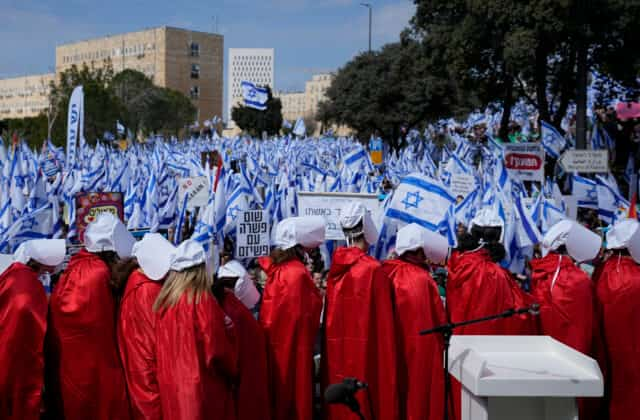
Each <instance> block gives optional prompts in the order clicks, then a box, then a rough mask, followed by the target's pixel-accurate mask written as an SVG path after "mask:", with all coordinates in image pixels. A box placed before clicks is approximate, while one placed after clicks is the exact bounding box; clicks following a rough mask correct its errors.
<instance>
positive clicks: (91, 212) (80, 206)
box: [76, 192, 124, 242]
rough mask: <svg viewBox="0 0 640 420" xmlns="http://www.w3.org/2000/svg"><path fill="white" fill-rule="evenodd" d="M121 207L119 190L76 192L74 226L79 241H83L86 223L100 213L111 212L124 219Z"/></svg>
mask: <svg viewBox="0 0 640 420" xmlns="http://www.w3.org/2000/svg"><path fill="white" fill-rule="evenodd" d="M123 209H124V207H123V205H122V193H119V192H102V193H98V192H88V193H78V194H76V227H77V229H78V238H79V239H80V242H84V231H85V229H86V228H87V225H88V224H89V223H91V222H93V221H94V220H96V218H97V217H98V215H99V214H100V213H111V214H113V215H114V216H116V217H118V218H119V219H120V220H122V221H124V211H123Z"/></svg>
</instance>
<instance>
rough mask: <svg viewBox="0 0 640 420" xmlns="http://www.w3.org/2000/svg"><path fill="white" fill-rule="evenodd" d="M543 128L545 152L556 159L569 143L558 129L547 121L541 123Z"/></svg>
mask: <svg viewBox="0 0 640 420" xmlns="http://www.w3.org/2000/svg"><path fill="white" fill-rule="evenodd" d="M540 125H541V129H542V146H543V147H544V150H545V152H547V154H548V155H549V156H551V157H553V158H554V159H558V158H560V153H562V151H563V150H564V148H565V147H566V145H567V142H566V140H565V139H564V137H563V136H562V134H560V132H559V131H558V130H556V128H555V127H554V126H552V125H551V124H549V123H548V122H546V121H541V123H540Z"/></svg>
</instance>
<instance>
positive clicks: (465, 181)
mask: <svg viewBox="0 0 640 420" xmlns="http://www.w3.org/2000/svg"><path fill="white" fill-rule="evenodd" d="M449 189H450V190H451V194H452V195H453V196H454V197H456V198H458V196H462V198H465V197H466V196H467V195H469V194H470V193H471V192H473V191H474V190H475V189H476V178H475V177H474V176H473V175H467V174H452V175H451V188H449Z"/></svg>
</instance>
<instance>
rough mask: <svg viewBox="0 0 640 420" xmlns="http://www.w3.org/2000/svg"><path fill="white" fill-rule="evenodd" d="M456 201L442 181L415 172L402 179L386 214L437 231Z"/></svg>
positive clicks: (391, 217)
mask: <svg viewBox="0 0 640 420" xmlns="http://www.w3.org/2000/svg"><path fill="white" fill-rule="evenodd" d="M455 201H456V200H455V198H454V197H453V196H452V195H451V194H450V193H449V192H448V191H447V189H446V188H445V187H444V186H443V185H442V184H441V183H440V182H438V181H436V180H435V179H432V178H429V177H426V176H424V175H422V174H420V173H412V174H410V175H409V176H407V177H405V178H403V179H402V180H401V181H400V185H398V188H397V189H396V190H395V191H394V193H393V198H392V199H391V203H390V204H389V208H388V209H387V212H386V216H387V217H388V218H390V219H396V220H398V221H400V222H403V223H406V224H409V223H417V224H419V225H420V226H423V227H425V228H426V229H429V230H431V231H434V232H435V231H438V227H439V226H440V224H441V222H442V221H443V220H444V219H445V216H446V214H447V211H448V210H449V207H450V206H451V204H453V203H454V202H455Z"/></svg>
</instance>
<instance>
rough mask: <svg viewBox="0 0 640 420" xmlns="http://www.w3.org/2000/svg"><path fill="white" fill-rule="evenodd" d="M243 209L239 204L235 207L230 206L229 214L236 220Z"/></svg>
mask: <svg viewBox="0 0 640 420" xmlns="http://www.w3.org/2000/svg"><path fill="white" fill-rule="evenodd" d="M241 210H242V209H241V208H240V207H238V206H237V205H236V206H233V207H229V216H231V219H232V220H236V217H238V212H239V211H241Z"/></svg>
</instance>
